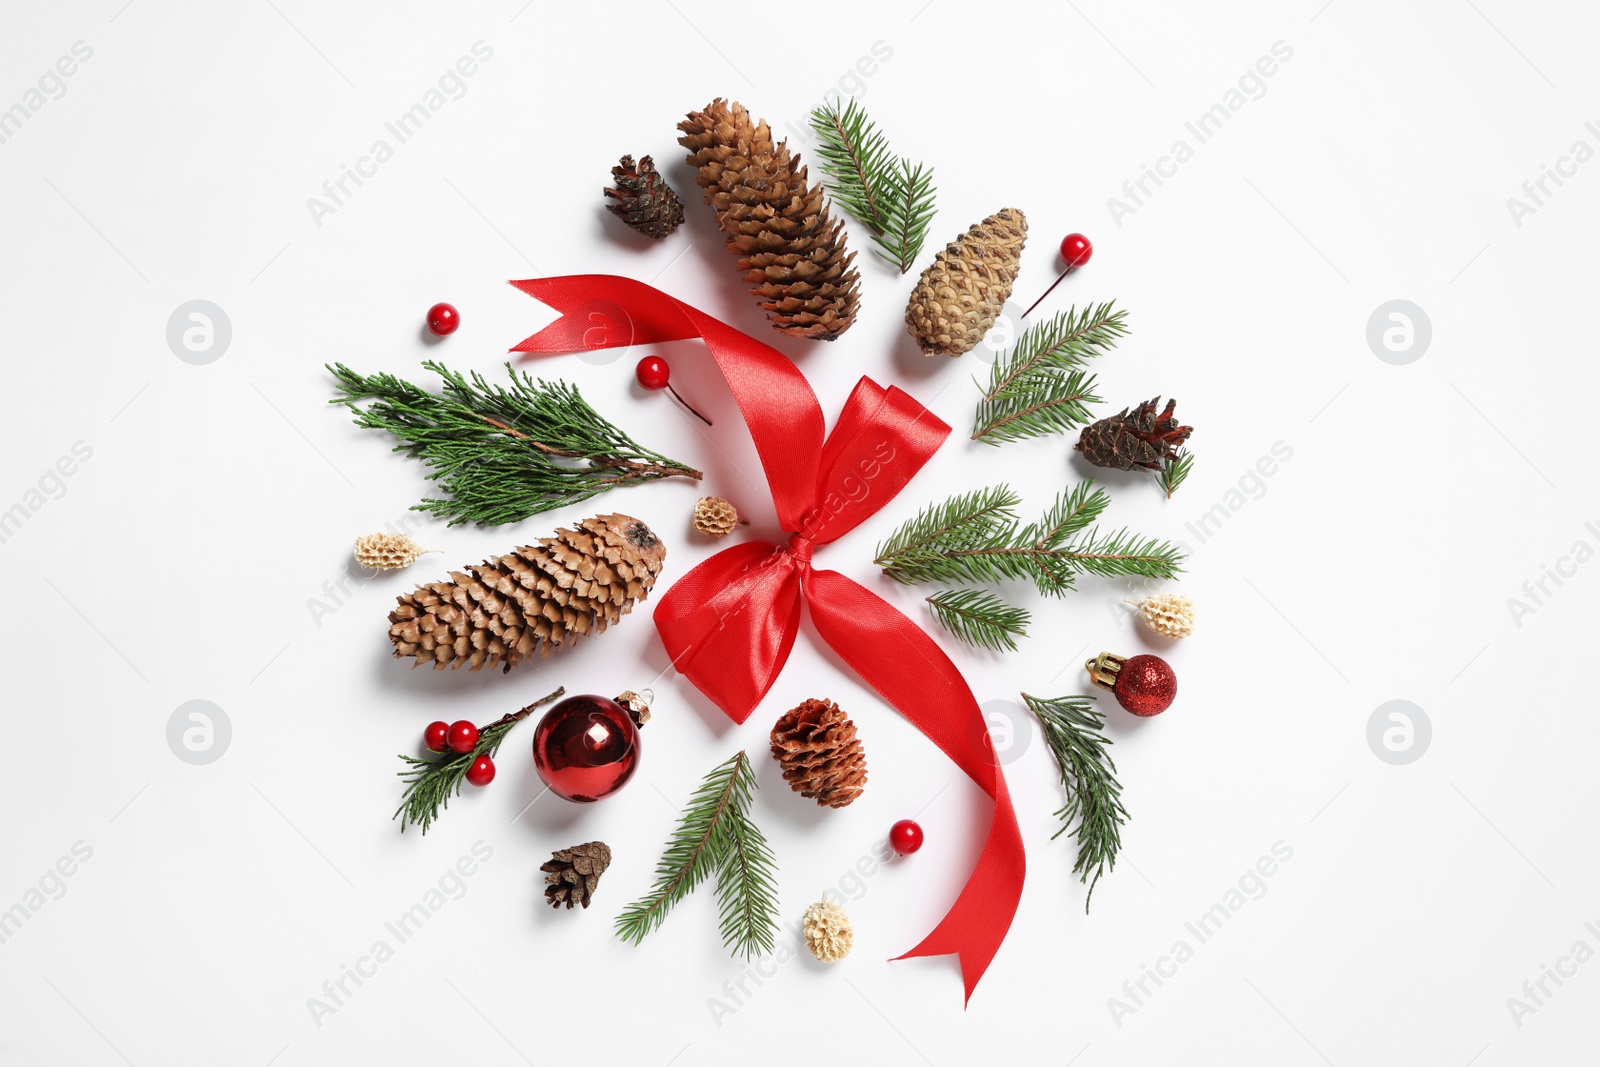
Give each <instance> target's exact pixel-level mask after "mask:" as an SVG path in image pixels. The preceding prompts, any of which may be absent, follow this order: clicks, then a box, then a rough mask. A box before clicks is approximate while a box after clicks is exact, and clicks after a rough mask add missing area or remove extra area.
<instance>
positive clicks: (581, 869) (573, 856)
mask: <svg viewBox="0 0 1600 1067" xmlns="http://www.w3.org/2000/svg"><path fill="white" fill-rule="evenodd" d="M609 866H611V848H610V846H608V845H607V844H606V843H605V842H604V841H590V842H589V843H587V844H583V845H573V846H572V847H571V848H563V849H560V850H558V851H557V852H556V853H555V855H553V856H551V857H550V859H549V861H548V862H546V863H544V864H543V865H541V866H540V867H539V869H540V870H541V871H543V872H544V875H545V878H544V880H545V882H546V883H548V884H546V885H545V887H544V899H545V900H546V901H548V902H549V904H550V906H551V907H552V908H559V907H561V905H563V904H565V905H566V906H567V909H568V910H569V911H570V910H571V909H572V906H573V905H574V904H581V905H583V906H584V907H585V908H587V907H588V906H589V901H590V900H591V899H592V898H593V897H594V888H595V886H597V885H599V884H600V876H601V875H602V874H605V873H606V868H607V867H609Z"/></svg>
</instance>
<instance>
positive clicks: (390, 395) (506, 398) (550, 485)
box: [328, 360, 701, 526]
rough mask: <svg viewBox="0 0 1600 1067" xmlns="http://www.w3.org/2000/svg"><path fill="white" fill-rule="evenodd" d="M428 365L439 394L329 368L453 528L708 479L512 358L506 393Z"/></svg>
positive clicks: (359, 414)
mask: <svg viewBox="0 0 1600 1067" xmlns="http://www.w3.org/2000/svg"><path fill="white" fill-rule="evenodd" d="M423 367H424V368H426V369H428V370H430V371H433V372H434V373H435V374H437V375H439V376H440V377H441V378H443V379H444V388H443V391H442V392H440V393H430V392H428V391H427V390H425V389H422V388H419V387H418V386H415V385H412V384H411V383H410V382H407V381H403V380H402V379H400V378H396V377H395V376H394V375H391V374H375V375H372V376H371V377H365V376H362V375H360V374H357V373H355V372H354V371H352V370H351V369H350V368H348V367H346V366H345V365H344V364H342V363H339V364H335V365H333V366H330V367H329V368H328V370H329V371H330V372H331V373H332V374H333V376H334V377H335V378H336V379H338V388H339V392H340V394H341V395H339V396H338V397H336V398H335V399H334V400H332V401H330V402H331V403H334V404H344V405H345V406H346V407H348V408H349V409H350V410H351V411H352V412H354V413H355V416H356V419H355V421H356V425H357V426H363V427H368V428H371V429H378V430H387V431H389V432H390V433H391V434H393V435H394V436H395V437H397V438H399V440H400V444H398V445H396V446H395V448H394V450H395V451H396V452H403V453H405V454H406V455H408V456H411V457H412V458H413V459H420V460H422V461H423V462H424V463H425V464H427V465H428V467H429V468H430V470H429V472H428V477H429V479H431V480H432V481H435V482H437V483H438V484H439V487H440V488H441V489H443V490H444V491H445V492H446V493H447V494H449V498H448V499H443V500H436V499H431V498H430V499H424V500H423V501H422V503H420V504H417V505H415V506H414V507H413V508H412V510H413V511H424V512H428V513H430V514H433V515H437V516H439V517H441V518H448V519H449V520H450V525H452V526H456V525H459V524H460V523H464V522H475V523H477V524H478V525H480V526H498V525H500V524H502V523H508V522H518V521H520V520H522V519H525V518H527V517H528V516H530V515H536V514H538V513H539V512H541V511H549V510H551V509H552V508H560V507H565V506H567V505H569V504H576V503H578V502H579V501H583V500H587V499H589V498H590V497H592V496H597V495H598V494H600V493H603V492H605V491H606V490H608V489H615V488H616V487H617V486H621V485H635V484H638V483H641V482H649V481H655V480H657V479H659V478H672V477H685V478H694V479H699V478H700V477H701V474H700V472H699V471H697V470H695V469H693V468H692V467H689V466H686V465H685V464H682V463H679V462H677V461H675V460H671V459H668V458H667V457H666V456H663V455H660V454H659V453H656V452H651V451H650V450H648V449H646V448H643V447H642V446H640V445H639V444H637V443H636V442H635V441H634V440H633V439H632V438H631V437H629V436H628V435H627V434H626V433H624V432H623V431H622V430H621V429H620V428H619V427H617V426H616V425H614V424H613V423H610V422H608V421H606V419H604V418H603V417H602V416H601V415H600V414H599V413H598V412H596V411H595V410H594V409H593V408H592V407H590V406H589V405H588V403H587V402H586V401H585V400H584V399H583V397H582V396H581V395H579V393H578V390H577V389H576V388H574V387H573V386H570V385H568V384H567V383H566V382H562V381H544V380H541V379H536V378H533V377H532V376H530V375H528V374H525V373H519V372H518V371H516V370H513V369H512V367H511V364H509V363H507V364H506V370H507V372H508V373H509V374H510V375H511V384H510V388H509V389H508V388H506V387H505V386H500V385H490V384H489V383H488V382H487V381H486V380H485V379H484V377H483V376H482V375H481V374H479V373H477V372H476V371H474V372H473V373H472V376H471V378H470V379H469V378H467V377H465V376H463V375H461V374H457V373H455V372H453V371H450V370H448V369H446V368H445V367H443V366H441V365H440V364H438V363H435V362H433V361H431V360H430V361H429V362H426V363H424V364H423ZM363 399H366V400H369V401H370V402H369V403H368V404H367V405H366V407H364V408H363V407H361V406H360V405H358V404H357V401H359V400H363Z"/></svg>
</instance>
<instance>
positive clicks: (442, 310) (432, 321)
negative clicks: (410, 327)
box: [428, 304, 461, 337]
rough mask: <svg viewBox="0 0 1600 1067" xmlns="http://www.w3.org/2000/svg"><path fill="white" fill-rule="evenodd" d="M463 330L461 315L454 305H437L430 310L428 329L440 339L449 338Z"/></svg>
mask: <svg viewBox="0 0 1600 1067" xmlns="http://www.w3.org/2000/svg"><path fill="white" fill-rule="evenodd" d="M460 328H461V313H460V312H459V311H457V310H456V309H455V306H454V305H452V304H435V305H433V307H431V308H429V309H428V329H430V330H432V331H433V332H434V333H435V334H436V335H438V336H439V337H449V336H450V335H451V334H453V333H455V332H456V331H457V330H458V329H460Z"/></svg>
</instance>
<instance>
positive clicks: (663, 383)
mask: <svg viewBox="0 0 1600 1067" xmlns="http://www.w3.org/2000/svg"><path fill="white" fill-rule="evenodd" d="M633 376H634V377H635V378H638V379H639V384H640V385H642V386H644V387H645V388H646V389H665V388H666V387H667V380H668V379H669V378H671V377H672V368H671V367H669V366H667V361H666V360H664V359H662V358H661V357H660V356H645V357H644V358H643V359H641V360H640V361H639V365H638V366H637V367H635V368H634V370H633Z"/></svg>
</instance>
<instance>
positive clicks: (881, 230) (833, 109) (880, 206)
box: [811, 100, 935, 274]
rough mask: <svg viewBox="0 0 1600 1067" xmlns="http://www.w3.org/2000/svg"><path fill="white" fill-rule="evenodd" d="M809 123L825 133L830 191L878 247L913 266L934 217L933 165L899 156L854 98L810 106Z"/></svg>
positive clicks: (821, 148)
mask: <svg viewBox="0 0 1600 1067" xmlns="http://www.w3.org/2000/svg"><path fill="white" fill-rule="evenodd" d="M811 128H812V129H813V130H815V131H816V132H817V134H818V135H819V136H820V137H821V141H820V142H819V143H818V146H817V150H816V151H817V157H818V158H819V159H820V160H821V161H822V172H823V176H824V179H825V181H826V183H827V187H828V194H829V196H831V197H832V198H833V201H834V203H836V204H838V205H840V206H841V207H843V208H844V209H845V210H846V211H848V212H849V213H850V214H851V215H853V216H855V217H856V219H858V220H859V221H860V222H861V223H862V224H863V225H865V226H866V227H867V230H868V231H869V232H870V233H871V234H872V239H873V241H874V242H875V243H876V244H877V245H878V248H877V253H878V255H880V256H882V257H883V258H884V259H886V260H888V261H889V262H890V263H893V264H894V265H895V266H897V267H899V268H900V273H901V274H904V273H905V272H906V271H908V270H910V269H911V265H912V264H913V263H914V262H916V259H917V256H918V254H919V253H921V251H922V245H923V242H924V241H926V240H927V237H928V228H929V226H930V224H931V223H932V222H933V215H934V210H935V207H934V201H935V191H934V187H933V171H932V169H931V168H929V167H926V166H924V165H922V164H920V163H918V164H912V162H911V161H910V160H909V159H906V158H903V157H897V156H895V155H894V153H893V152H891V151H890V150H889V142H888V140H887V138H885V137H884V136H883V134H882V133H880V132H878V128H877V126H876V125H874V124H873V122H872V120H871V119H869V118H867V113H866V111H865V110H863V109H862V107H861V105H860V104H858V103H857V102H856V101H855V100H851V101H849V102H848V103H847V104H845V106H844V109H843V110H842V111H841V110H840V108H839V105H838V104H829V105H826V106H824V107H819V108H817V109H816V110H814V111H812V112H811Z"/></svg>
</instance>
